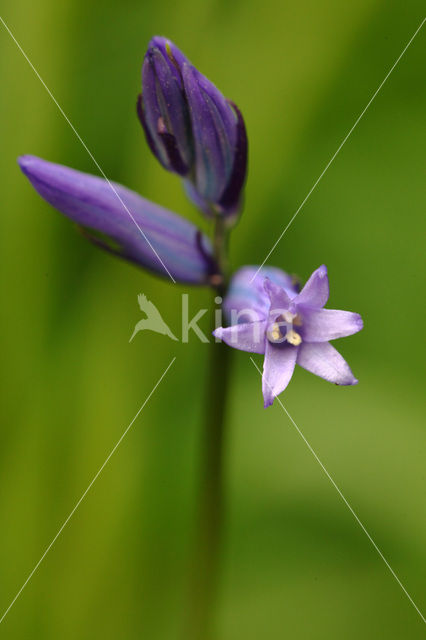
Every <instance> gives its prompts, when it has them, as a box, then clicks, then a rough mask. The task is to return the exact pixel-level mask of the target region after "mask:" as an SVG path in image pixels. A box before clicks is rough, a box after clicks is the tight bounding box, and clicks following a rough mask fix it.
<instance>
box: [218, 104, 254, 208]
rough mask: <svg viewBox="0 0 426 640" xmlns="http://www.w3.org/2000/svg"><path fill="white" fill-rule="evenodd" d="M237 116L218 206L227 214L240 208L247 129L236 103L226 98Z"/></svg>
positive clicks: (245, 175) (245, 159)
mask: <svg viewBox="0 0 426 640" xmlns="http://www.w3.org/2000/svg"><path fill="white" fill-rule="evenodd" d="M228 103H229V104H230V105H231V106H232V108H233V109H234V111H235V114H236V116H237V139H236V143H235V152H234V162H233V166H232V172H231V175H230V177H229V180H228V184H227V187H226V189H225V191H224V192H223V194H222V196H221V198H220V201H219V207H220V208H221V209H223V211H225V212H226V213H227V214H228V216H227V217H228V218H229V216H230V214H232V213H234V212H238V210H239V209H240V201H241V192H242V189H243V186H244V183H245V181H246V177H247V153H248V141H247V131H246V126H245V123H244V119H243V116H242V114H241V112H240V110H239V109H238V107H237V105H236V104H234V103H233V102H231V101H230V100H228Z"/></svg>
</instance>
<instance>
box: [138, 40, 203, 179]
mask: <svg viewBox="0 0 426 640" xmlns="http://www.w3.org/2000/svg"><path fill="white" fill-rule="evenodd" d="M185 60H186V59H185V57H184V55H183V54H182V53H181V52H180V51H179V49H178V48H177V47H175V46H174V44H172V43H171V42H169V41H167V40H165V38H159V37H156V38H153V39H152V40H151V42H150V44H149V47H148V51H147V53H146V55H145V59H144V63H143V66H142V89H143V92H142V94H141V95H140V96H139V98H138V103H137V111H138V116H139V119H140V121H141V124H142V126H143V128H144V131H145V135H146V138H147V141H148V144H149V146H150V148H151V151H152V152H153V153H154V155H155V156H156V157H157V159H158V160H159V161H160V162H161V164H162V165H163V167H165V168H166V169H168V170H169V171H173V172H175V173H178V174H179V175H180V176H186V175H187V174H188V173H189V171H190V168H191V166H192V162H193V150H192V143H191V129H190V121H189V113H188V108H187V105H186V99H185V95H184V91H183V83H182V77H181V73H180V70H179V68H180V66H181V65H182V64H183V63H184V62H185Z"/></svg>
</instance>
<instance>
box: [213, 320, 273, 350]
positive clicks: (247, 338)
mask: <svg viewBox="0 0 426 640" xmlns="http://www.w3.org/2000/svg"><path fill="white" fill-rule="evenodd" d="M266 324H267V323H266V320H263V321H259V322H247V323H244V324H236V325H234V326H232V327H227V328H223V327H219V328H218V329H216V330H215V331H213V335H214V337H215V338H219V339H220V340H223V342H225V343H226V344H227V345H229V346H230V347H234V349H239V350H240V351H248V352H250V353H265V331H266Z"/></svg>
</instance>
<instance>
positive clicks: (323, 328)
mask: <svg viewBox="0 0 426 640" xmlns="http://www.w3.org/2000/svg"><path fill="white" fill-rule="evenodd" d="M298 308H299V310H300V311H301V315H302V326H303V329H302V337H303V341H304V342H327V341H328V340H335V339H336V338H344V337H345V336H350V335H352V334H353V333H357V332H358V331H361V329H362V327H363V322H362V318H361V316H360V315H359V314H358V313H353V312H352V311H339V310H337V309H309V308H308V307H306V308H304V309H303V308H301V307H298Z"/></svg>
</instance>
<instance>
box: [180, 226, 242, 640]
mask: <svg viewBox="0 0 426 640" xmlns="http://www.w3.org/2000/svg"><path fill="white" fill-rule="evenodd" d="M213 246H214V252H215V258H216V261H217V263H218V265H219V266H220V268H221V271H222V273H223V274H224V280H223V283H221V284H220V285H219V286H218V288H217V291H216V293H215V295H218V294H220V295H221V296H222V297H223V296H224V295H225V290H226V266H227V265H226V251H227V237H226V229H225V226H224V224H223V220H222V219H221V218H217V219H216V224H215V232H214V238H213ZM213 313H214V312H213ZM212 324H213V325H214V319H213V322H212ZM213 328H214V327H213ZM209 350H210V353H209V370H208V378H207V389H206V397H205V404H204V407H205V422H204V431H203V436H202V438H203V441H202V459H201V463H202V476H201V483H200V493H199V505H198V514H197V516H198V527H197V538H196V546H195V550H194V562H193V565H192V575H191V587H192V588H191V594H190V596H191V601H190V611H189V613H190V619H189V623H190V628H189V629H188V633H187V634H186V638H188V637H189V638H191V639H193V640H209V638H211V637H212V623H213V613H214V607H215V601H216V593H217V586H218V578H219V568H220V550H221V533H222V521H223V502H224V495H223V493H224V492H223V452H224V427H225V415H226V404H227V391H228V388H229V370H230V361H231V356H232V350H231V349H230V348H229V347H228V346H226V345H225V344H223V343H216V342H212V343H210V345H209Z"/></svg>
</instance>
